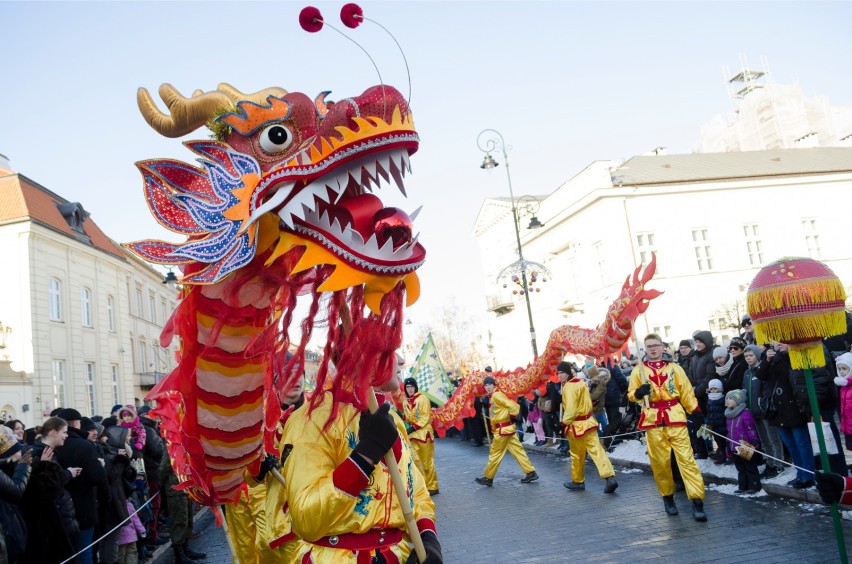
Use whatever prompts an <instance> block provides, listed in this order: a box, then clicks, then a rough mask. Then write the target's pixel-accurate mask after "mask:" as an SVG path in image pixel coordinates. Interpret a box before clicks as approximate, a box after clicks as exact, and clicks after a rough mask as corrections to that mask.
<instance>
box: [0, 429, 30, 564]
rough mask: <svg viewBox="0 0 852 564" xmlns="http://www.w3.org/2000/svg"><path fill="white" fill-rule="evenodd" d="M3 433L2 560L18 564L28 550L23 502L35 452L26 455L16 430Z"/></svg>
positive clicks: (0, 447) (0, 485)
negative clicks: (22, 510) (21, 505)
mask: <svg viewBox="0 0 852 564" xmlns="http://www.w3.org/2000/svg"><path fill="white" fill-rule="evenodd" d="M4 429H5V430H6V431H8V433H0V560H3V558H4V557H5V560H6V562H11V563H13V564H14V563H15V562H18V561H19V560H20V559H21V558H23V556H24V552H25V551H26V548H27V528H26V525H25V524H24V516H23V513H21V509H20V502H21V500H22V499H23V497H24V492H25V491H26V489H27V483H28V482H29V479H30V464H31V463H32V461H33V455H32V452H30V451H29V450H27V451H26V452H23V451H22V447H23V445H22V444H21V443H19V442H18V440H17V437H16V436H15V433H14V431H13V430H12V428H10V427H7V428H4Z"/></svg>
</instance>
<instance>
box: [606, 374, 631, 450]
mask: <svg viewBox="0 0 852 564" xmlns="http://www.w3.org/2000/svg"><path fill="white" fill-rule="evenodd" d="M609 371H610V374H611V376H612V377H611V378H610V379H609V382H608V383H607V385H606V397H605V398H604V408H605V409H606V418H607V421H608V423H607V425H606V428H604V431H603V435H604V437H611V436H613V435H615V434H617V432H618V428H619V427H621V422H622V420H623V415H621V409H622V408H623V407H626V406H627V378H626V377H625V376H624V372H622V371H621V368H619V367H618V365H617V364H616V365H613V366H612V367H611V368H610V369H609ZM611 445H612V439H604V446H606V447H609V446H611Z"/></svg>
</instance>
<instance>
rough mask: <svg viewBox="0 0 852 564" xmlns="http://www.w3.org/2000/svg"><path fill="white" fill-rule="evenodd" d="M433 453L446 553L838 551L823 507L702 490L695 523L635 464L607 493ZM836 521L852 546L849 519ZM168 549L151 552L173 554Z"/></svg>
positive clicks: (459, 445)
mask: <svg viewBox="0 0 852 564" xmlns="http://www.w3.org/2000/svg"><path fill="white" fill-rule="evenodd" d="M435 453H436V466H437V469H438V477H439V480H440V488H441V493H440V495H438V496H436V497H435V505H436V507H437V511H438V533H439V535H440V538H441V544H442V545H443V550H444V560H445V561H446V562H448V563H449V562H459V563H477V562H483V563H484V562H488V563H490V564H502V563H510V562H545V561H548V562H565V561H569V560H570V561H575V562H624V561H633V560H650V559H659V558H662V559H664V560H666V561H675V560H677V561H678V562H725V563H729V562H755V561H757V562H837V561H838V557H837V548H836V544H835V540H834V530H833V527H832V523H831V517H830V515H829V513H828V511H827V508H826V509H823V508H817V511H813V508H814V507H813V506H811V505H801V504H800V503H799V502H794V501H789V500H784V499H778V498H768V499H767V500H766V501H759V500H755V499H742V498H738V497H735V496H732V495H723V494H721V493H718V492H714V491H708V492H707V499H706V501H705V508H706V511H707V515H708V518H709V520H708V522H706V523H697V522H695V521H694V520H693V519H692V512H691V505H690V504H689V502H688V501H687V499H686V496H685V495H684V494H683V493H678V494H676V496H675V499H676V501H677V504H678V508H679V509H680V511H681V513H680V515H678V516H676V517H668V516H667V515H665V513H664V512H663V506H662V501H661V499H660V496H659V494H658V493H657V490H656V486H655V485H654V481H653V479H652V477H651V476H650V475H648V474H644V473H641V472H640V471H638V470H628V471H627V473H624V472H621V471H618V472H617V478H618V482H619V488H618V490H617V492H616V493H615V494H614V495H605V494H604V493H603V491H602V490H603V482H602V481H600V480H599V479H598V477H597V472H596V471H595V469H594V466H593V465H592V464H591V463H589V465H588V467H587V471H586V486H587V490H586V491H585V492H569V491H568V490H566V489H565V488H564V487H562V483H563V482H564V481H565V480H566V478H567V476H568V469H569V468H568V462H567V460H566V459H565V458H562V457H557V456H553V455H544V454H538V453H531V455H530V456H531V460H532V462H533V464H534V465H535V466H536V469H537V471H538V473H539V475H540V476H541V479H540V480H539V481H538V482H535V483H533V484H521V483H519V482H518V480H519V479H520V478H521V477H522V476H523V473H522V472H521V470H520V468H519V467H518V465H517V464H516V463H515V461H514V459H512V458H511V456H508V455H507V456H506V458H505V459H504V460H503V464H502V465H501V467H500V471H499V472H498V474H497V477H496V478H495V480H494V487H492V488H488V487H484V486H480V485H478V484H476V483H474V481H473V479H474V478H475V477H477V476H480V475H482V470H483V468H484V467H485V463H486V460H487V456H488V450H487V448H484V447H483V448H475V447H472V446H470V443H466V442H459V441H457V440H455V439H441V440H439V441H438V444H437V447H436V450H435ZM196 526H197V527H201V528H202V529H203V530H204V535H203V536H202V537H201V538H200V539H198V540H195V541H193V546H195V547H197V549H203V550H205V551H206V552H207V553H208V555H209V556H210V557H209V558H208V559H207V562H215V563H219V562H227V561H228V549H227V545H226V543H225V539H224V534H223V532H222V530H221V529H218V528H216V527H215V525H214V524H213V523H212V518H211V517H209V514H208V517H205V518H202V519H199V522H198V523H197V525H196ZM843 526H844V533H845V535H846V539H847V541H846V542H847V551H849V552H850V554H852V551H850V550H849V549H850V546H852V523H850V522H849V521H844V522H843ZM166 554H167V555H168V556H167V558H164V559H160V560H159V561H158V562H171V553H170V552H169V553H166Z"/></svg>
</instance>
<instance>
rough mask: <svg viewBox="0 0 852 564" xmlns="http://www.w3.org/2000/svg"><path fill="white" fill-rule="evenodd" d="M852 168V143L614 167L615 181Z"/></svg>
mask: <svg viewBox="0 0 852 564" xmlns="http://www.w3.org/2000/svg"><path fill="white" fill-rule="evenodd" d="M831 172H837V173H842V172H852V147H816V148H812V149H776V150H772V151H743V152H730V153H694V154H691V155H651V156H640V157H633V158H631V159H629V160H628V161H626V162H625V163H624V164H622V165H621V166H619V167H617V168H615V169H613V170H612V181H613V184H614V185H616V186H617V185H624V186H635V185H642V184H673V183H686V182H706V181H711V180H738V179H743V178H759V177H770V176H789V175H797V174H823V173H831Z"/></svg>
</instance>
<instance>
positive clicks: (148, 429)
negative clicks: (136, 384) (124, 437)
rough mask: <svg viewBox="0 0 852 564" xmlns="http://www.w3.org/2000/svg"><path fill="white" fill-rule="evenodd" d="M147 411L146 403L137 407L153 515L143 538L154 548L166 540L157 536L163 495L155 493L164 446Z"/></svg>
mask: <svg viewBox="0 0 852 564" xmlns="http://www.w3.org/2000/svg"><path fill="white" fill-rule="evenodd" d="M149 411H151V408H150V407H148V406H147V405H145V406H142V407H140V408H139V421H141V422H142V425H144V426H145V448H144V449H142V452H143V460H144V461H145V475H146V478H147V480H148V496H149V498H151V499H152V501H151V512H152V513H153V515H154V520H153V521H152V522H151V523H150V525H149V527H148V536H147V537H146V539H145V540H146V542H147V543H148V545H149V548H156V546H158V545H160V544H165V543H166V542H168V541H166V540H165V539H162V538H158V537H157V533H158V524H159V523H158V519H157V515H159V513H160V507H161V505H162V497H163V496H160V495H157V492H159V491H160V470H159V468H160V462H162V460H163V456H165V452H166V446H165V444H164V443H163V439H162V437H160V431H159V429H158V427H157V422H156V421H155V420H153V419H151V418H149V417H148V416H147V415H148V412H149Z"/></svg>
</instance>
